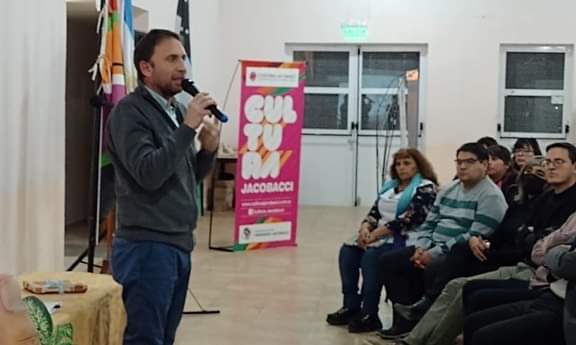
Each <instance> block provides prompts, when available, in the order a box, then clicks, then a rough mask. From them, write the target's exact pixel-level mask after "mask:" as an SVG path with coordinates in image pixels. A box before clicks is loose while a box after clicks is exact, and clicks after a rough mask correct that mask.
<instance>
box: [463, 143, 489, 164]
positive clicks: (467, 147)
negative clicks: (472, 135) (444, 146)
mask: <svg viewBox="0 0 576 345" xmlns="http://www.w3.org/2000/svg"><path fill="white" fill-rule="evenodd" d="M460 152H468V153H472V154H474V155H475V156H476V158H477V159H478V160H479V161H480V162H485V161H487V160H488V150H486V149H485V148H484V146H482V144H478V143H466V144H464V145H462V146H460V148H459V149H458V151H456V155H458V154H459V153H460Z"/></svg>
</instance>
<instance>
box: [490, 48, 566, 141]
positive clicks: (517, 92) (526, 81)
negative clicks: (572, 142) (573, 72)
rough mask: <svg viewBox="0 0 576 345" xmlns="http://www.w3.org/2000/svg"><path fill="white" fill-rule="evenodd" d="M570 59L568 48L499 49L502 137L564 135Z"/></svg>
mask: <svg viewBox="0 0 576 345" xmlns="http://www.w3.org/2000/svg"><path fill="white" fill-rule="evenodd" d="M571 56H572V49H571V48H569V47H521V46H508V47H503V49H502V64H503V72H504V73H503V74H502V81H501V97H500V104H501V105H500V109H501V114H502V116H501V118H502V121H503V128H501V130H502V136H503V137H506V136H509V137H538V138H564V137H565V136H566V132H565V130H566V128H565V127H566V126H565V125H566V124H567V121H566V119H567V114H566V112H567V111H568V109H570V107H569V106H568V104H569V101H570V99H569V95H570V93H569V88H570V84H571V83H570V73H569V69H570V65H569V63H568V62H569V61H570V60H571Z"/></svg>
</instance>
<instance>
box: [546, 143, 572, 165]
mask: <svg viewBox="0 0 576 345" xmlns="http://www.w3.org/2000/svg"><path fill="white" fill-rule="evenodd" d="M556 148H560V149H564V150H566V151H568V156H569V157H570V161H571V162H572V164H574V163H576V146H574V145H572V144H570V143H554V144H551V145H548V147H546V152H548V151H550V150H552V149H556Z"/></svg>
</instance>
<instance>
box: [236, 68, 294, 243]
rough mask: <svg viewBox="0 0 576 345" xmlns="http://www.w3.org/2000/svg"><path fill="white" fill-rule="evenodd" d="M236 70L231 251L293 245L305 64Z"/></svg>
mask: <svg viewBox="0 0 576 345" xmlns="http://www.w3.org/2000/svg"><path fill="white" fill-rule="evenodd" d="M241 70H242V90H241V100H240V106H241V109H240V115H241V116H240V123H239V126H238V128H239V135H238V164H237V171H236V212H235V217H236V218H235V225H234V243H235V245H234V250H235V251H242V250H254V249H261V248H273V247H281V246H295V245H296V228H297V225H298V189H299V185H300V183H299V182H300V147H301V134H302V124H303V122H304V121H303V116H304V81H305V64H304V63H302V62H289V63H282V62H261V61H242V69H241Z"/></svg>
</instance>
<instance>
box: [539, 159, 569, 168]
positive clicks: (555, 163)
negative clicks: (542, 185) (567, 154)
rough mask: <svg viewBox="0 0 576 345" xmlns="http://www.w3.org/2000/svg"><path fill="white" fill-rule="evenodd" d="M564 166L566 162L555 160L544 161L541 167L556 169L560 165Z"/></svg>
mask: <svg viewBox="0 0 576 345" xmlns="http://www.w3.org/2000/svg"><path fill="white" fill-rule="evenodd" d="M564 164H566V161H565V160H563V159H562V158H556V159H545V160H544V162H543V163H542V165H543V166H544V167H545V168H552V167H554V168H558V167H561V166H562V165H564Z"/></svg>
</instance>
